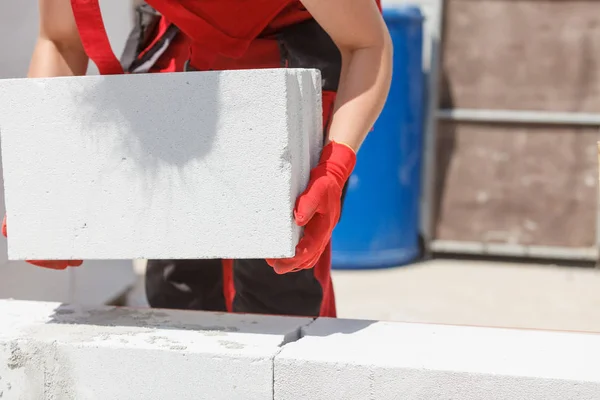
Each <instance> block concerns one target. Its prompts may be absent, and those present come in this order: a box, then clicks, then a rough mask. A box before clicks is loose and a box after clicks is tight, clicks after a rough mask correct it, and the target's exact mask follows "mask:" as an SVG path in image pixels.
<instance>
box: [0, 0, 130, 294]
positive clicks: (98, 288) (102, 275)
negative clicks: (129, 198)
mask: <svg viewBox="0 0 600 400" xmlns="http://www.w3.org/2000/svg"><path fill="white" fill-rule="evenodd" d="M100 6H101V8H102V12H103V14H104V20H105V25H106V29H107V31H108V35H109V39H110V41H111V44H112V45H113V49H114V50H115V52H116V53H117V55H119V54H120V52H121V51H122V49H123V47H124V42H125V38H126V37H127V35H128V34H129V30H130V27H131V21H132V15H131V7H130V3H129V2H127V1H109V0H101V1H100ZM37 33H38V9H37V1H34V0H32V1H0V54H2V56H1V57H0V79H5V78H21V77H25V76H26V75H27V70H28V67H29V61H30V57H31V52H32V50H33V47H34V45H35V40H36V37H37ZM88 71H89V73H90V74H96V73H97V69H96V67H95V66H94V65H93V64H92V63H90V68H89V70H88ZM1 171H2V170H1V166H0V172H1ZM1 179H2V177H1V176H0V184H1V185H2V188H4V182H3V181H1ZM0 213H1V214H2V215H4V190H2V191H1V193H0ZM84 266H85V268H80V269H78V270H72V271H66V272H65V271H58V272H57V271H50V270H45V269H42V268H38V267H34V266H31V265H29V264H26V263H24V262H14V261H11V262H9V261H8V259H7V254H6V240H4V238H3V237H2V238H0V298H7V297H13V298H18V299H27V300H48V301H76V302H80V303H84V304H100V303H104V302H106V301H108V300H110V299H112V298H113V297H115V296H118V295H120V294H121V293H122V292H123V291H124V290H125V288H127V287H128V286H129V285H131V284H133V282H134V279H135V275H134V273H133V269H132V266H131V262H130V261H110V262H99V261H90V262H86V263H85V264H84Z"/></svg>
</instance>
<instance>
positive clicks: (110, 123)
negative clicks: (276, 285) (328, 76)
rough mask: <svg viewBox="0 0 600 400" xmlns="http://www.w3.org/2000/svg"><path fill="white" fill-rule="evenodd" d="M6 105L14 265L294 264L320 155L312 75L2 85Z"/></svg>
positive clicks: (281, 72)
mask: <svg viewBox="0 0 600 400" xmlns="http://www.w3.org/2000/svg"><path fill="white" fill-rule="evenodd" d="M0 93H1V94H2V95H1V96H0V134H1V136H2V164H3V170H4V189H5V197H6V204H7V218H8V219H7V220H8V226H9V237H8V254H9V258H10V259H73V258H74V259H78V258H79V259H84V260H86V259H132V258H158V259H161V258H162V259H174V258H271V257H292V256H293V255H294V251H295V246H296V244H297V242H298V239H299V237H300V233H301V228H300V227H298V226H297V225H296V224H295V222H294V220H293V213H292V211H293V208H294V204H295V201H296V198H297V197H298V195H300V193H301V192H302V191H303V190H304V189H305V188H306V184H307V182H308V177H309V173H310V169H311V168H312V167H314V166H315V165H316V163H317V160H318V157H319V154H320V150H321V146H322V142H323V134H322V113H321V112H320V110H321V108H322V107H321V83H320V74H319V72H318V71H317V70H303V69H266V70H242V71H214V72H213V71H211V72H190V73H186V74H157V75H149V74H140V75H112V76H86V77H70V78H66V77H65V78H50V79H6V80H0ZM156 93H160V96H159V97H157V96H156ZM32 110H35V112H32ZM23 154H28V155H29V156H28V157H23ZM42 216H43V217H42Z"/></svg>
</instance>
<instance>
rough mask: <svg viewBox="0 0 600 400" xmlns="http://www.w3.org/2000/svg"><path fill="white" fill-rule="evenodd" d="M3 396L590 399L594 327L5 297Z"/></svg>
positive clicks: (599, 352) (597, 376)
mask: <svg viewBox="0 0 600 400" xmlns="http://www.w3.org/2000/svg"><path fill="white" fill-rule="evenodd" d="M0 320H1V321H3V325H2V328H0V378H1V379H0V393H1V395H2V398H3V399H10V400H12V399H19V400H21V399H23V400H29V399H31V400H39V399H78V400H95V399H98V400H104V399H123V400H128V399H131V400H133V399H148V400H154V399H156V400H158V399H161V400H162V399H166V398H174V399H175V398H176V399H194V400H202V399H207V400H220V399H227V400H229V399H253V400H262V399H265V400H267V399H269V400H271V399H277V400H283V399H285V400H296V399H311V400H312V399H315V400H319V399H324V400H325V399H327V400H335V399H340V400H342V399H350V400H352V399H356V400H365V399H366V400H390V399H392V400H395V399H407V400H413V399H417V400H438V399H439V400H441V399H444V400H449V399H450V400H489V399H499V400H554V399H556V400H565V399H570V400H576V399H577V400H583V399H585V400H595V399H598V398H600V335H598V334H589V333H577V332H550V331H525V330H514V329H498V328H480V327H466V326H442V325H427V324H407V323H391V322H380V321H368V320H342V319H339V320H336V319H321V318H319V319H316V320H313V319H309V318H296V317H276V316H259V315H244V314H221V313H206V312H195V311H166V310H158V309H154V310H152V309H140V310H136V309H127V308H114V307H100V308H84V307H80V306H78V307H75V306H69V305H63V304H60V303H37V302H23V301H0Z"/></svg>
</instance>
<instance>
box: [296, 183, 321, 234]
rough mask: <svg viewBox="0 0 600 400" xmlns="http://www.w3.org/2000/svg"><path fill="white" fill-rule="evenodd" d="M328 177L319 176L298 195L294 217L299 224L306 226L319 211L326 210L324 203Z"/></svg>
mask: <svg viewBox="0 0 600 400" xmlns="http://www.w3.org/2000/svg"><path fill="white" fill-rule="evenodd" d="M328 189H329V187H328V181H327V177H322V178H317V180H315V181H313V182H311V183H310V185H309V186H308V188H307V189H306V190H305V191H304V193H302V194H301V195H300V196H298V199H297V200H296V207H295V208H294V219H295V220H296V224H297V225H298V226H305V225H306V224H308V222H309V221H310V220H311V219H312V218H313V216H314V215H315V214H316V213H318V212H324V211H325V210H323V204H324V203H325V202H326V199H327V191H328Z"/></svg>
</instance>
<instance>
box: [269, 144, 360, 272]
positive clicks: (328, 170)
mask: <svg viewBox="0 0 600 400" xmlns="http://www.w3.org/2000/svg"><path fill="white" fill-rule="evenodd" d="M355 164H356V153H355V152H354V150H352V148H350V147H349V146H346V145H344V144H340V143H336V142H330V143H329V144H327V145H326V146H325V147H324V148H323V152H322V153H321V159H320V160H319V164H318V165H317V166H316V167H315V168H313V170H312V171H311V172H310V180H309V182H308V187H307V188H306V190H305V191H304V193H302V194H301V195H300V196H299V197H298V199H297V200H296V207H295V209H294V219H295V220H296V224H298V225H299V226H304V227H305V228H304V236H303V237H302V239H300V241H299V242H298V245H297V246H296V255H295V256H294V257H293V258H283V259H268V260H267V263H268V264H269V265H270V266H271V267H273V269H275V272H277V273H278V274H285V273H288V272H293V271H298V270H301V269H308V268H312V267H314V265H315V264H316V263H317V261H318V260H319V257H321V254H322V253H323V251H325V247H326V246H327V244H328V243H329V240H330V239H331V234H332V232H333V228H335V226H336V225H337V223H338V221H339V219H340V212H341V207H342V204H341V203H342V188H343V187H344V184H345V183H346V181H347V180H348V178H349V177H350V174H351V173H352V170H353V169H354V165H355Z"/></svg>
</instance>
